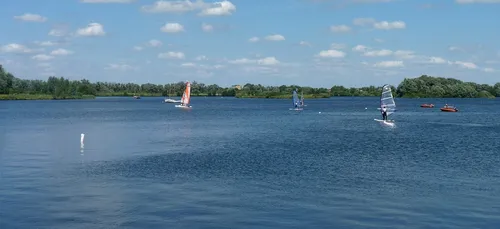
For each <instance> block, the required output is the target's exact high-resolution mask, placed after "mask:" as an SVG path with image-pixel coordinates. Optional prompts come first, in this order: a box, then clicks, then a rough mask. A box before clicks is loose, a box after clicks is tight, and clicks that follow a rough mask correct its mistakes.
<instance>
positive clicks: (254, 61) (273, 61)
mask: <svg viewBox="0 0 500 229" xmlns="http://www.w3.org/2000/svg"><path fill="white" fill-rule="evenodd" d="M228 62H229V63H230V64H259V65H277V64H280V61H279V60H278V59H276V57H274V56H271V57H264V58H261V59H247V58H242V59H236V60H230V61H228Z"/></svg>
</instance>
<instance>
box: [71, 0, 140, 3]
mask: <svg viewBox="0 0 500 229" xmlns="http://www.w3.org/2000/svg"><path fill="white" fill-rule="evenodd" d="M134 1H135V0H80V2H82V3H132V2H134Z"/></svg>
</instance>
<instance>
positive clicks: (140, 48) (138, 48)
mask: <svg viewBox="0 0 500 229" xmlns="http://www.w3.org/2000/svg"><path fill="white" fill-rule="evenodd" d="M143 49H144V48H142V47H141V46H134V50H135V51H141V50H143Z"/></svg>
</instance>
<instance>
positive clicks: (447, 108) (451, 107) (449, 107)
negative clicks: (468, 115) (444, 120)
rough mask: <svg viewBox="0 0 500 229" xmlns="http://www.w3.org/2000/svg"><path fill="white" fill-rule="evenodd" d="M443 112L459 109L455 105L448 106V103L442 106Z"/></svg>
mask: <svg viewBox="0 0 500 229" xmlns="http://www.w3.org/2000/svg"><path fill="white" fill-rule="evenodd" d="M441 111H442V112H458V109H457V108H456V107H454V106H448V104H446V105H444V107H442V108H441Z"/></svg>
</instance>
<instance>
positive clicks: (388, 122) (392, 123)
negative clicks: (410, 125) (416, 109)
mask: <svg viewBox="0 0 500 229" xmlns="http://www.w3.org/2000/svg"><path fill="white" fill-rule="evenodd" d="M373 120H375V121H377V122H380V123H382V124H385V125H388V126H394V125H395V124H396V123H394V120H381V119H373Z"/></svg>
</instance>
